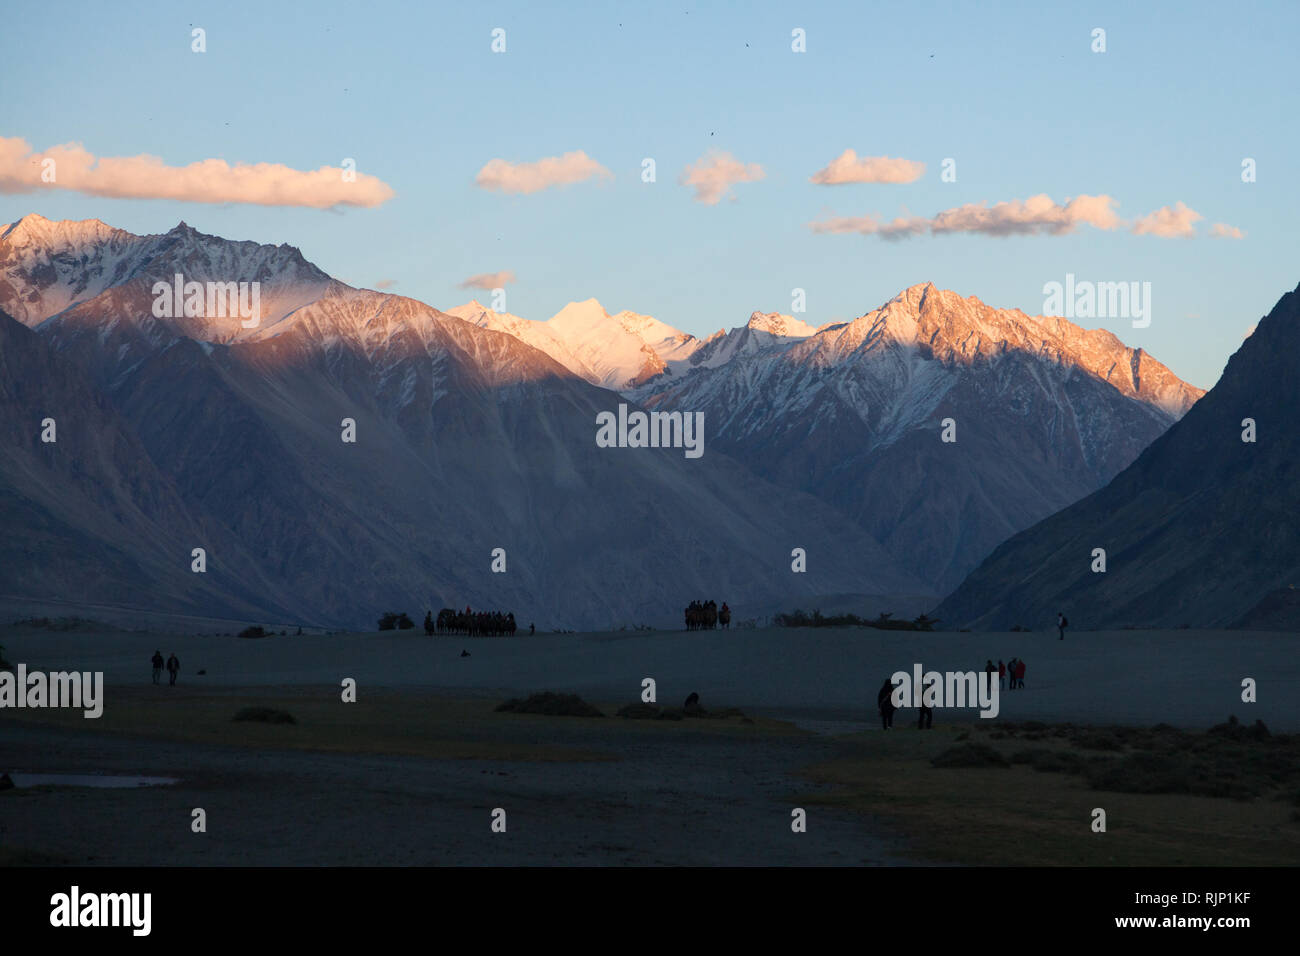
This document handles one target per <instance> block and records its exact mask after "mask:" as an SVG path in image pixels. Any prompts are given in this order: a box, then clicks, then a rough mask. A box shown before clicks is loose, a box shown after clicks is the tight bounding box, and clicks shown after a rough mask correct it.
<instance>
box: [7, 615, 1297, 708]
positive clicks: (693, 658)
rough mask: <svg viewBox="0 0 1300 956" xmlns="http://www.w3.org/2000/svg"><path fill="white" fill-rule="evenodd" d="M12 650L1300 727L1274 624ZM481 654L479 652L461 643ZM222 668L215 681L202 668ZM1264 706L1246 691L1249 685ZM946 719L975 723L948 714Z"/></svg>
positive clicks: (801, 700)
mask: <svg viewBox="0 0 1300 956" xmlns="http://www.w3.org/2000/svg"><path fill="white" fill-rule="evenodd" d="M0 643H3V644H4V645H5V646H6V647H7V648H8V651H7V654H8V657H9V659H10V660H12V661H15V662H17V661H23V662H25V663H26V664H27V665H28V667H29V668H40V669H43V670H60V669H68V668H75V669H78V670H90V671H103V672H104V675H105V682H106V684H107V685H108V694H109V700H110V701H111V694H112V690H113V688H114V687H117V686H122V687H125V686H134V685H139V684H141V683H144V682H147V681H148V680H149V658H150V657H151V656H152V655H153V652H154V650H155V649H159V650H161V651H162V653H163V656H164V657H166V656H167V655H168V654H169V653H171V652H173V651H174V652H175V653H176V655H177V656H178V657H179V658H180V660H181V663H182V668H183V669H182V674H181V679H182V681H183V682H185V683H186V684H191V683H192V684H194V685H195V686H200V685H201V686H205V687H258V686H260V687H280V686H293V685H304V684H335V685H337V684H338V683H339V682H340V681H341V680H342V679H343V678H345V677H351V678H354V679H355V680H356V681H357V683H358V685H359V687H360V688H361V689H362V692H364V690H365V688H367V687H386V688H401V687H409V688H417V687H418V688H424V689H435V690H441V691H446V692H449V693H454V694H456V695H459V696H465V695H466V694H469V695H473V694H485V695H487V694H490V695H497V696H500V695H501V694H515V693H521V692H532V691H541V690H556V691H568V692H572V693H577V694H581V695H583V696H587V697H593V698H601V699H606V700H628V701H631V700H634V699H636V698H637V697H638V696H639V695H640V692H641V681H642V679H643V678H646V677H651V678H654V680H655V681H656V684H657V690H658V695H659V701H660V702H661V703H673V704H677V705H680V703H681V702H682V701H683V700H684V699H685V698H686V695H688V694H690V693H692V692H695V693H698V694H699V695H700V698H701V700H702V702H703V703H704V705H705V706H706V707H707V706H718V707H724V706H728V707H739V708H741V709H742V710H744V711H746V712H747V713H748V712H759V713H770V714H772V715H774V716H779V717H784V718H787V719H794V720H796V721H797V722H800V723H802V724H804V725H805V726H810V727H815V728H817V729H831V728H843V729H852V728H853V727H861V726H863V725H864V724H868V723H871V722H873V721H874V720H875V695H876V690H877V689H878V688H879V687H880V684H881V682H882V681H883V680H884V679H885V678H886V677H888V676H889V675H890V674H892V673H893V672H894V671H896V670H905V671H908V672H910V671H911V670H912V666H913V664H914V663H918V662H919V663H921V664H923V665H924V666H925V669H926V670H931V669H933V670H940V671H946V670H970V669H972V668H975V669H982V667H983V665H984V662H985V661H986V660H987V659H989V658H992V660H993V661H994V662H995V663H996V662H997V661H998V659H999V658H1001V659H1004V660H1005V659H1009V658H1010V657H1012V656H1017V657H1020V658H1022V659H1023V660H1024V661H1025V662H1026V674H1025V690H1024V692H1023V694H1022V693H1021V692H1019V691H1017V692H1015V693H1003V694H1002V695H1001V716H1002V717H1004V718H1007V719H1011V720H1026V719H1034V720H1048V721H1074V722H1079V723H1122V724H1134V725H1151V724H1156V723H1160V722H1164V723H1169V724H1173V725H1175V726H1180V727H1186V728H1189V729H1204V728H1205V727H1208V726H1210V725H1211V724H1215V723H1219V722H1220V721H1222V720H1224V719H1226V718H1227V716H1228V714H1230V713H1236V714H1237V715H1238V716H1239V717H1240V718H1242V719H1247V720H1249V721H1253V720H1255V719H1260V720H1263V721H1264V722H1265V723H1266V724H1268V726H1269V727H1270V728H1272V729H1273V730H1275V731H1288V732H1296V731H1300V653H1298V652H1300V635H1297V634H1292V633H1269V632H1257V631H1113V632H1107V631H1101V632H1085V633H1068V634H1067V636H1066V639H1065V640H1064V641H1058V640H1057V635H1056V632H1055V631H1052V632H1050V633H1048V632H1042V631H1040V632H1036V633H1009V634H1008V633H991V634H953V633H932V634H924V633H911V632H897V631H895V632H890V631H876V630H859V629H832V628H827V629H820V630H811V629H781V628H771V629H766V630H752V631H731V632H721V631H716V632H712V633H709V634H699V633H695V634H688V633H686V632H663V631H658V632H645V631H641V632H626V633H612V634H610V633H607V634H600V633H597V634H574V635H546V636H543V635H537V636H535V637H532V638H514V639H504V638H492V639H487V638H483V639H470V638H464V637H442V638H439V637H434V638H428V637H425V636H424V634H423V633H422V632H417V631H407V632H398V633H396V634H394V633H392V632H388V633H383V634H364V635H333V636H311V637H278V636H277V637H275V638H268V639H262V640H240V639H238V638H233V637H230V638H227V637H210V636H209V637H195V636H181V637H171V636H166V637H164V636H157V635H150V634H143V635H138V634H113V635H101V634H93V633H92V634H82V633H77V634H58V633H47V632H37V633H22V634H10V635H8V636H5V637H0ZM462 649H468V650H469V652H470V656H469V657H467V658H462V657H461V656H460V652H461V650H462ZM200 669H203V670H206V671H207V674H206V675H205V676H198V675H197V674H196V671H198V670H200ZM1246 677H1250V678H1253V679H1254V680H1255V681H1256V682H1257V684H1258V702H1257V703H1254V704H1244V703H1242V701H1241V681H1242V679H1243V678H1246ZM942 717H943V718H944V719H948V720H956V719H973V718H972V717H971V715H970V714H969V713H956V712H948V713H945V714H942Z"/></svg>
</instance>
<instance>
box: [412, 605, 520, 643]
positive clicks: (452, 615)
mask: <svg viewBox="0 0 1300 956" xmlns="http://www.w3.org/2000/svg"><path fill="white" fill-rule="evenodd" d="M516 630H517V627H516V625H515V614H514V612H513V611H510V612H507V613H505V614H502V613H501V612H500V611H475V610H474V609H473V608H471V607H468V606H466V608H465V610H464V611H454V610H452V609H451V608H449V607H445V608H443V609H442V610H441V611H439V612H438V619H437V621H434V619H433V612H432V611H429V612H428V613H426V614H425V615H424V633H426V634H433V633H435V632H436V633H438V634H467V635H469V636H470V637H514V636H515V631H516ZM535 632H536V628H535V627H534V626H533V625H532V624H529V625H528V633H529V634H533V633H535Z"/></svg>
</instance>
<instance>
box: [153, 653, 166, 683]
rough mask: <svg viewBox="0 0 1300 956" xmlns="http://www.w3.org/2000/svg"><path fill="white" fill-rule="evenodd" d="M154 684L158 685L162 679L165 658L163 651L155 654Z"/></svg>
mask: <svg viewBox="0 0 1300 956" xmlns="http://www.w3.org/2000/svg"><path fill="white" fill-rule="evenodd" d="M152 663H153V682H154V683H155V684H156V683H158V681H159V680H161V679H162V669H163V656H162V651H154V652H153V661H152Z"/></svg>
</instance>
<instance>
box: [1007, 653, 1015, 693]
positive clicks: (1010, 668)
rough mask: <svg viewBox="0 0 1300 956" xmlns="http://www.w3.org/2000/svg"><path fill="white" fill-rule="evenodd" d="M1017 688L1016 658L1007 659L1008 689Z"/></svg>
mask: <svg viewBox="0 0 1300 956" xmlns="http://www.w3.org/2000/svg"><path fill="white" fill-rule="evenodd" d="M1015 689H1016V659H1015V658H1014V657H1013V658H1011V660H1009V661H1007V690H1015Z"/></svg>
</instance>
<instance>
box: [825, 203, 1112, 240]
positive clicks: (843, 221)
mask: <svg viewBox="0 0 1300 956" xmlns="http://www.w3.org/2000/svg"><path fill="white" fill-rule="evenodd" d="M1115 204H1116V203H1115V200H1114V199H1112V198H1111V197H1110V196H1077V197H1075V198H1074V199H1071V200H1068V201H1067V202H1065V203H1064V204H1063V205H1062V204H1060V203H1057V202H1054V201H1053V200H1052V198H1051V197H1050V196H1047V195H1043V194H1040V195H1037V196H1031V197H1029V198H1028V199H1012V200H1009V201H1006V202H999V203H994V204H993V205H992V206H989V205H987V204H985V203H966V204H965V205H962V206H957V207H954V208H952V209H946V210H944V211H943V212H941V213H939V214H937V215H936V216H934V217H933V218H930V219H926V218H925V217H923V216H900V217H898V218H896V219H894V220H892V221H889V222H885V221H883V220H881V219H879V218H878V217H875V216H870V215H867V216H856V217H845V216H838V217H832V218H830V219H826V220H823V221H821V222H813V223H809V224H808V225H809V228H810V229H812V231H813V232H820V233H846V232H857V233H862V234H863V235H878V236H880V237H881V238H883V239H904V238H907V237H909V236H917V235H921V234H922V233H925V232H930V233H931V234H933V235H943V234H946V233H955V232H973V233H980V234H982V235H986V236H1025V235H1043V234H1046V235H1052V236H1059V235H1064V234H1066V233H1070V232H1073V231H1074V229H1075V227H1076V226H1078V225H1080V224H1085V225H1089V226H1092V227H1093V228H1095V229H1117V228H1119V227H1120V226H1122V225H1123V224H1124V223H1123V220H1121V219H1120V218H1119V216H1118V215H1117V214H1116V213H1115V210H1114V208H1113V207H1114V206H1115Z"/></svg>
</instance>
